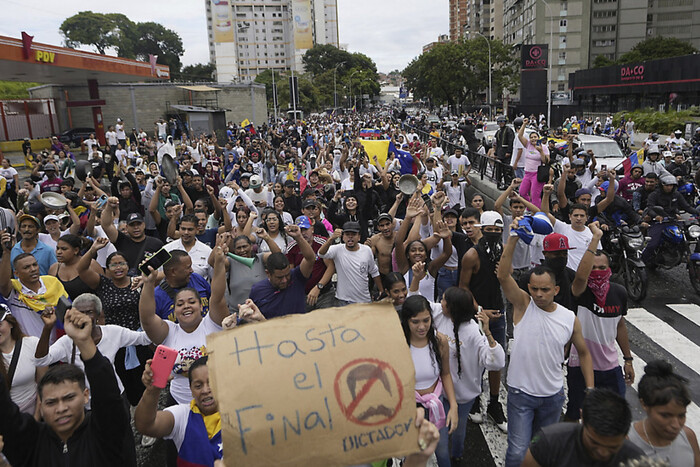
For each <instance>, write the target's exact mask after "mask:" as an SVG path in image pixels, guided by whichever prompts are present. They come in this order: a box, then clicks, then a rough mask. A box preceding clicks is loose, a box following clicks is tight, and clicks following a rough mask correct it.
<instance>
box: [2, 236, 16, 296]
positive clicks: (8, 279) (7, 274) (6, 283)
mask: <svg viewBox="0 0 700 467" xmlns="http://www.w3.org/2000/svg"><path fill="white" fill-rule="evenodd" d="M0 242H1V243H2V259H1V260H0V292H1V293H2V296H3V297H5V298H7V297H9V296H10V292H12V264H11V262H10V254H11V251H12V246H13V244H14V242H13V241H12V235H10V234H9V233H7V230H3V231H2V234H1V235H0ZM8 247H9V248H8Z"/></svg>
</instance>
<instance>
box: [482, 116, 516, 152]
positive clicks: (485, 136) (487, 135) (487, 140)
mask: <svg viewBox="0 0 700 467" xmlns="http://www.w3.org/2000/svg"><path fill="white" fill-rule="evenodd" d="M508 126H510V127H511V128H513V125H511V124H509V125H508ZM497 131H498V122H485V123H484V126H483V128H482V129H481V130H480V131H479V133H480V134H477V135H476V136H477V138H478V137H479V136H481V138H482V141H483V143H484V146H485V147H487V148H488V147H491V143H492V142H493V137H494V136H495V135H496V132H497Z"/></svg>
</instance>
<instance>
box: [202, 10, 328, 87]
mask: <svg viewBox="0 0 700 467" xmlns="http://www.w3.org/2000/svg"><path fill="white" fill-rule="evenodd" d="M205 4H206V13H207V30H208V31H207V32H208V38H209V58H210V60H211V62H212V63H214V64H215V65H216V76H217V81H218V82H220V83H228V82H231V81H252V80H253V79H255V77H256V76H257V75H258V74H260V73H262V72H263V71H265V70H270V69H272V70H277V71H282V70H288V69H294V70H295V71H301V70H302V68H303V65H302V60H301V59H302V57H303V55H304V53H305V52H306V51H307V50H308V49H310V48H312V47H313V46H314V45H315V44H329V45H333V46H336V47H338V45H339V44H338V7H337V0H205Z"/></svg>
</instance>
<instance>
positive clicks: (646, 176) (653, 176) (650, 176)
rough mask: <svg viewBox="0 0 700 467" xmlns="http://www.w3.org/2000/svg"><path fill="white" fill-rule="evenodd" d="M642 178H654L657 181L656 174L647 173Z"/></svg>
mask: <svg viewBox="0 0 700 467" xmlns="http://www.w3.org/2000/svg"><path fill="white" fill-rule="evenodd" d="M644 178H656V179H658V178H659V176H658V175H656V172H649V173H648V174H646V175H645V176H644Z"/></svg>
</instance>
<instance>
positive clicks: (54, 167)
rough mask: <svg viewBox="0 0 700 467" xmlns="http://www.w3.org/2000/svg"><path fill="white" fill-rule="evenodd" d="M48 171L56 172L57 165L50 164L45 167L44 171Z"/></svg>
mask: <svg viewBox="0 0 700 467" xmlns="http://www.w3.org/2000/svg"><path fill="white" fill-rule="evenodd" d="M47 170H53V171H54V172H55V171H56V165H55V164H52V163H51V162H49V163H48V164H46V165H44V171H47Z"/></svg>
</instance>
